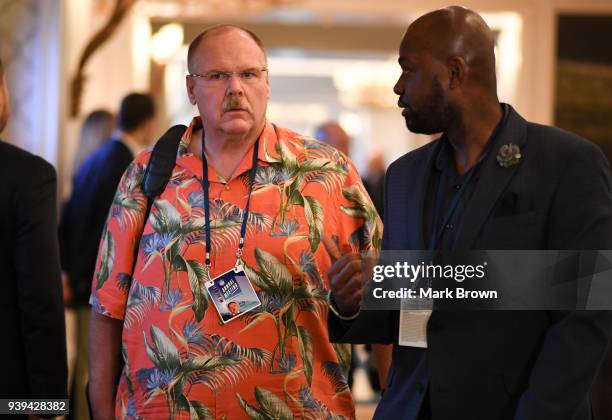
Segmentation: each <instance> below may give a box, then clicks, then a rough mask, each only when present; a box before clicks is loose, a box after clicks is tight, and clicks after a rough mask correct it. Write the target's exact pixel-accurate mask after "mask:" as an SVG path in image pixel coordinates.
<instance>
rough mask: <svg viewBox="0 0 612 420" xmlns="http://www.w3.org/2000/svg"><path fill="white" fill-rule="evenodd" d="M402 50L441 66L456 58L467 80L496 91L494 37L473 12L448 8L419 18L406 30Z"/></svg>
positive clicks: (484, 23)
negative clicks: (427, 56) (421, 54)
mask: <svg viewBox="0 0 612 420" xmlns="http://www.w3.org/2000/svg"><path fill="white" fill-rule="evenodd" d="M402 46H403V47H406V48H408V49H410V50H413V51H417V50H420V51H425V52H427V53H428V54H431V55H432V56H433V57H434V58H436V59H438V60H440V61H443V62H446V61H448V60H450V59H452V58H453V57H459V58H461V59H463V60H464V62H465V64H466V68H467V72H466V77H467V78H468V80H470V81H472V82H475V83H477V84H480V85H482V86H483V87H485V88H486V89H488V90H491V91H495V90H496V77H495V52H494V48H495V37H494V35H493V32H492V31H491V29H490V28H489V26H488V25H487V24H486V22H485V21H484V19H483V18H482V17H481V16H480V15H479V14H478V13H476V12H474V11H473V10H470V9H466V8H464V7H460V6H450V7H446V8H444V9H439V10H435V11H433V12H430V13H427V14H425V15H423V16H421V17H419V18H418V19H417V20H415V21H414V22H413V23H412V24H411V25H410V26H409V27H408V30H407V31H406V34H405V35H404V39H403V41H402Z"/></svg>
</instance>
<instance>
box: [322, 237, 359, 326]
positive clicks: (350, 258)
mask: <svg viewBox="0 0 612 420" xmlns="http://www.w3.org/2000/svg"><path fill="white" fill-rule="evenodd" d="M321 241H322V242H323V245H325V249H327V252H328V254H329V256H330V258H331V260H332V266H331V267H330V268H329V270H327V276H328V277H329V283H330V285H331V291H332V297H333V301H334V303H335V306H336V309H338V312H339V313H340V315H342V316H347V317H350V316H352V315H355V314H356V313H357V312H359V309H360V307H361V297H362V293H363V292H362V287H361V276H362V272H363V265H364V264H363V260H362V257H361V255H360V254H358V253H355V252H351V250H350V249H347V250H345V253H344V255H343V254H342V253H341V252H340V250H339V249H338V246H337V245H336V243H335V242H334V241H333V240H331V239H330V238H328V237H323V238H322V240H321Z"/></svg>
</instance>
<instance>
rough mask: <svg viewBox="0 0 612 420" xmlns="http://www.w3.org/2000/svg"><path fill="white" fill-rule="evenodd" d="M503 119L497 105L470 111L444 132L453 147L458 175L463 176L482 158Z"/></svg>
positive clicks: (499, 107)
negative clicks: (492, 135)
mask: <svg viewBox="0 0 612 420" xmlns="http://www.w3.org/2000/svg"><path fill="white" fill-rule="evenodd" d="M502 117H503V110H502V107H501V105H500V104H499V103H497V104H491V105H490V106H485V107H480V108H479V109H478V110H476V109H472V110H470V111H468V112H465V113H464V114H463V115H462V116H461V121H460V122H459V124H457V125H456V126H455V127H452V128H451V129H449V130H448V131H447V132H446V135H447V137H448V139H449V141H450V143H451V144H452V146H453V150H454V156H455V166H456V168H457V172H458V173H459V175H463V174H465V173H466V172H467V171H469V170H470V169H471V168H472V167H474V165H476V164H477V163H478V161H479V160H480V159H481V158H482V153H483V151H484V149H485V147H486V146H487V143H488V141H489V139H490V137H491V134H493V131H494V130H495V127H497V124H499V122H500V121H501V119H502Z"/></svg>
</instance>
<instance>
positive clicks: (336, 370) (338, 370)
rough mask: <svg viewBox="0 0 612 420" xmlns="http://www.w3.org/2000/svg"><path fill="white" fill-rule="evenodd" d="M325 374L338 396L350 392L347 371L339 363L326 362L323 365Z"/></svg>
mask: <svg viewBox="0 0 612 420" xmlns="http://www.w3.org/2000/svg"><path fill="white" fill-rule="evenodd" d="M321 366H322V368H323V374H324V375H325V376H326V377H327V378H328V379H329V380H330V381H331V383H332V386H333V387H334V392H335V393H336V396H338V395H339V394H342V393H344V392H350V390H349V387H348V383H347V380H346V371H345V370H344V369H342V367H341V366H340V364H339V363H336V362H332V361H325V362H323V363H322V365H321Z"/></svg>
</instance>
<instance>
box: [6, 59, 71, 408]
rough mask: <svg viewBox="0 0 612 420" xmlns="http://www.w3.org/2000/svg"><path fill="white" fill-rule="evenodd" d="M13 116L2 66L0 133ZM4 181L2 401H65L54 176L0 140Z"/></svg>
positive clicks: (31, 157)
mask: <svg viewBox="0 0 612 420" xmlns="http://www.w3.org/2000/svg"><path fill="white" fill-rule="evenodd" d="M9 116H10V108H9V96H8V91H7V87H6V81H5V77H4V68H3V65H2V62H1V61H0V133H1V132H2V131H3V129H4V127H5V126H6V123H7V121H8V119H9ZM0 180H2V182H0V270H1V272H2V275H1V276H0V278H1V280H0V308H2V325H3V327H2V341H3V344H2V346H0V347H1V350H0V360H2V379H0V398H10V399H13V400H15V399H24V398H35V399H43V398H66V377H67V366H66V334H65V327H64V306H63V304H62V290H61V282H60V266H59V254H58V246H57V230H56V210H55V208H56V175H55V170H54V169H53V167H52V166H51V165H50V164H49V163H47V162H46V161H44V160H43V159H41V158H39V157H37V156H34V155H32V154H30V153H28V152H26V151H24V150H21V149H19V148H17V147H15V146H12V145H10V144H8V143H4V142H2V141H0ZM24 417H25V416H24Z"/></svg>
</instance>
